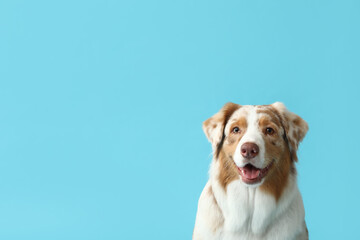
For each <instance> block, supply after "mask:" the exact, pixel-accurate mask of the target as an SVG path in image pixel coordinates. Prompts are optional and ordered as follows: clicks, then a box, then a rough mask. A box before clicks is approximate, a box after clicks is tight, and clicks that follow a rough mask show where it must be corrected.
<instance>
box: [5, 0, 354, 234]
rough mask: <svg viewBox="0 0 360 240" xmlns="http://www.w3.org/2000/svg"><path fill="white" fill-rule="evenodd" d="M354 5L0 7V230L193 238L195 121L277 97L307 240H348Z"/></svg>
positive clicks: (205, 160)
mask: <svg viewBox="0 0 360 240" xmlns="http://www.w3.org/2000/svg"><path fill="white" fill-rule="evenodd" d="M359 25H360V2H359V1H345V0H342V1H340V0H339V1H329V0H324V1H288V0H286V1H285V0H284V1H238V0H236V1H208V0H203V1H197V0H188V1H187V0H172V1H168V0H163V1H144V0H142V1H141V0H131V1H25V0H24V1H18V0H11V1H10V0H9V1H1V2H0V239H7V240H11V239H27V240H29V239H36V240H45V239H46V240H48V239H51V240H55V239H67V240H69V239H76V240H78V239H89V240H90V239H154V240H161V239H172V240H176V239H179V240H183V239H190V238H191V234H192V228H193V224H194V220H195V213H196V207H197V199H198V197H199V195H200V192H201V190H202V188H203V186H204V184H205V182H206V181H207V170H208V165H209V163H210V160H211V156H210V152H211V149H210V144H209V143H208V142H207V140H206V138H205V136H204V134H203V132H202V130H201V124H202V122H203V121H204V120H206V119H207V118H208V117H210V116H211V115H213V114H214V113H216V112H217V111H218V110H219V108H220V107H221V106H222V105H223V104H224V103H225V102H227V101H233V102H236V103H240V104H269V103H273V102H275V101H282V102H284V103H285V104H286V105H287V106H288V108H289V109H290V110H291V111H293V112H295V113H297V114H299V115H300V116H302V117H303V118H304V119H305V120H306V121H307V122H308V123H309V125H310V131H309V133H308V135H307V136H306V138H305V140H304V141H303V143H302V145H301V147H300V152H299V164H298V170H299V185H300V189H301V191H302V194H303V198H304V203H305V209H306V221H307V224H308V228H309V231H310V236H311V237H310V238H311V239H328V240H329V239H330V240H331V239H360V231H359V229H358V228H359V220H358V219H359V215H360V209H359V196H360V187H359V180H358V179H359V168H360V158H359V156H358V150H359V140H358V138H359V136H360V130H359V129H360V128H359V126H358V125H359V117H360V114H359V102H360V101H359V100H360V97H359V91H360V85H359V80H360V79H359V78H360V31H359Z"/></svg>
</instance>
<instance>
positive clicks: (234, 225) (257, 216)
mask: <svg viewBox="0 0 360 240" xmlns="http://www.w3.org/2000/svg"><path fill="white" fill-rule="evenodd" d="M221 195H222V194H221ZM219 198H220V199H219V205H220V207H221V208H222V210H223V214H224V219H225V222H224V232H231V233H236V234H237V235H243V236H248V234H255V235H262V234H263V233H265V232H266V230H267V228H268V226H269V224H270V223H271V219H272V218H273V217H274V215H275V210H276V201H275V198H274V197H273V196H272V195H269V194H266V193H264V192H261V191H260V190H259V189H257V188H248V187H245V186H243V184H241V183H240V182H239V181H234V182H232V183H231V184H229V185H228V188H227V191H226V194H225V195H223V196H219Z"/></svg>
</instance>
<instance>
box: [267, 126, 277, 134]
mask: <svg viewBox="0 0 360 240" xmlns="http://www.w3.org/2000/svg"><path fill="white" fill-rule="evenodd" d="M265 133H266V134H267V135H273V134H274V133H275V130H274V129H272V128H271V127H268V128H266V129H265Z"/></svg>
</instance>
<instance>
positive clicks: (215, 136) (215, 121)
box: [203, 102, 241, 152]
mask: <svg viewBox="0 0 360 240" xmlns="http://www.w3.org/2000/svg"><path fill="white" fill-rule="evenodd" d="M240 107H241V106H240V105H238V104H235V103H232V102H228V103H226V104H225V105H224V106H223V107H222V108H221V109H220V111H219V112H218V113H216V114H215V115H214V116H212V117H211V118H209V119H208V120H206V121H205V122H203V130H204V132H205V135H206V137H207V138H208V140H209V141H210V143H211V145H212V148H213V151H214V152H215V151H216V149H217V147H218V146H219V144H220V143H221V142H222V140H223V134H224V127H225V125H226V123H227V121H228V120H229V118H230V117H231V115H232V114H233V112H234V111H235V110H237V109H239V108H240Z"/></svg>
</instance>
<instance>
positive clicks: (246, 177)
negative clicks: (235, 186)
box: [237, 161, 274, 184]
mask: <svg viewBox="0 0 360 240" xmlns="http://www.w3.org/2000/svg"><path fill="white" fill-rule="evenodd" d="M273 163H274V161H271V163H269V164H268V165H267V166H266V167H265V168H263V169H260V168H257V167H255V166H253V165H251V164H250V163H248V164H246V165H245V166H244V167H237V169H238V172H239V174H240V176H241V179H242V181H243V182H245V183H247V184H255V183H258V182H260V181H261V180H262V179H263V178H264V177H265V176H266V175H267V173H268V172H269V169H270V168H271V167H272V165H273Z"/></svg>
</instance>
